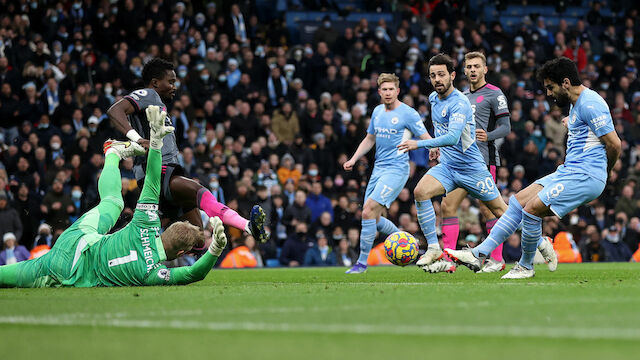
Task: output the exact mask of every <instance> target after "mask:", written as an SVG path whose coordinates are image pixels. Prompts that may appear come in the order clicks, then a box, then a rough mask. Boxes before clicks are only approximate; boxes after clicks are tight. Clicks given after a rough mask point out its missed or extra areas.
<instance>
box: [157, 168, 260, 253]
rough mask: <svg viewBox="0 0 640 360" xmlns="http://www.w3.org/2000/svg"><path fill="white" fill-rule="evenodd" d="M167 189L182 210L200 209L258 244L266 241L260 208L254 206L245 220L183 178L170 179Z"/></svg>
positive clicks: (205, 191)
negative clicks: (250, 237) (255, 240)
mask: <svg viewBox="0 0 640 360" xmlns="http://www.w3.org/2000/svg"><path fill="white" fill-rule="evenodd" d="M169 188H170V189H171V194H172V195H173V198H174V201H175V202H177V203H178V204H180V206H181V207H182V208H185V209H192V208H198V209H202V210H203V211H204V212H205V213H206V214H207V215H209V216H210V217H216V216H217V217H219V218H220V219H222V222H223V223H224V224H225V225H230V226H233V227H235V228H237V229H240V230H242V231H246V232H247V233H249V234H251V235H252V236H253V237H254V238H255V239H257V240H259V241H260V242H265V241H267V233H266V232H265V230H264V223H265V220H266V219H265V218H266V216H265V213H264V210H262V208H261V207H259V206H254V207H253V209H252V210H251V219H250V220H247V219H245V218H243V217H242V216H240V215H239V214H238V213H237V212H236V211H235V210H232V209H229V208H228V207H227V206H225V205H223V204H221V203H219V202H218V201H217V200H216V199H215V197H214V196H213V194H211V192H209V190H207V188H205V187H204V186H202V185H200V184H199V183H198V182H196V181H193V180H191V179H188V178H186V177H184V176H174V177H172V178H171V182H170V183H169ZM200 224H202V222H200ZM194 225H196V224H194Z"/></svg>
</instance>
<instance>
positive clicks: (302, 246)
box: [280, 222, 309, 267]
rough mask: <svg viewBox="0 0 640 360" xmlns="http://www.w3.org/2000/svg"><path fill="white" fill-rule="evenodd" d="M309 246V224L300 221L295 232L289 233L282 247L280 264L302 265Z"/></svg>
mask: <svg viewBox="0 0 640 360" xmlns="http://www.w3.org/2000/svg"><path fill="white" fill-rule="evenodd" d="M308 248H309V245H308V240H307V224H306V223H304V222H298V223H297V224H296V226H295V233H292V234H291V235H289V237H288V238H287V241H285V243H284V246H283V247H282V253H280V264H281V265H282V266H289V267H297V266H300V265H302V264H303V262H304V256H305V254H306V252H307V249H308Z"/></svg>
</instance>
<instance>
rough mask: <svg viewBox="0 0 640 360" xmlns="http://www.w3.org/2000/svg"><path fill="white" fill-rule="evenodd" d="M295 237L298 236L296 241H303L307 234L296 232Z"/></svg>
mask: <svg viewBox="0 0 640 360" xmlns="http://www.w3.org/2000/svg"><path fill="white" fill-rule="evenodd" d="M296 235H297V236H298V239H300V240H304V239H305V238H306V237H307V233H306V232H303V231H298V232H296Z"/></svg>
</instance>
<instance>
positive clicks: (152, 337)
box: [0, 263, 640, 360]
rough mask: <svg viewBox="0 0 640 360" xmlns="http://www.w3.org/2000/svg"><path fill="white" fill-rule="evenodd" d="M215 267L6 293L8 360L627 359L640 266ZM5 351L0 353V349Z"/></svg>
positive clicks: (2, 333)
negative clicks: (151, 279) (140, 284)
mask: <svg viewBox="0 0 640 360" xmlns="http://www.w3.org/2000/svg"><path fill="white" fill-rule="evenodd" d="M344 270H345V269H344V268H315V269H314V268H303V269H265V270H214V271H212V272H211V273H210V274H209V276H208V277H207V279H205V280H204V281H202V282H200V283H196V284H193V285H190V286H186V287H153V288H94V289H1V290H0V339H1V340H0V348H1V351H2V353H3V354H4V355H5V356H6V358H7V359H131V358H144V359H148V358H174V359H191V358H193V359H205V358H207V359H395V358H397V359H418V358H421V359H437V358H442V359H461V358H473V359H485V358H486V359H504V358H511V359H518V360H520V359H543V358H544V359H603V358H605V359H625V358H626V359H630V358H637V356H638V353H639V351H640V264H635V263H627V264H613V263H604V264H579V265H565V264H561V265H560V266H559V268H558V271H557V272H555V273H550V272H548V271H547V270H546V267H545V266H538V267H537V268H536V270H537V273H536V277H535V278H533V279H530V280H525V281H504V280H500V279H499V277H500V275H501V274H503V273H501V274H477V275H476V274H473V273H472V272H470V271H469V270H467V269H466V268H459V269H458V271H457V272H456V273H455V274H426V273H424V272H422V271H421V270H418V269H417V268H416V267H415V266H409V267H406V268H399V267H377V268H370V269H369V272H368V273H366V274H363V275H359V276H357V275H351V276H346V275H344V274H343V272H344ZM3 358H4V357H3Z"/></svg>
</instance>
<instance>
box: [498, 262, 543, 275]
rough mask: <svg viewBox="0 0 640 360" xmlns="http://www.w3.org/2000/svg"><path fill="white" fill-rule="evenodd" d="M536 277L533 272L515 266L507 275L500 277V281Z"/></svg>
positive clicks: (517, 265) (518, 265)
mask: <svg viewBox="0 0 640 360" xmlns="http://www.w3.org/2000/svg"><path fill="white" fill-rule="evenodd" d="M535 275H536V272H535V270H533V269H531V270H529V269H527V268H526V267H524V266H522V265H520V264H516V266H514V267H513V268H512V269H511V270H509V272H508V273H506V274H504V275H503V276H502V279H529V278H532V277H534V276H535Z"/></svg>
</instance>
